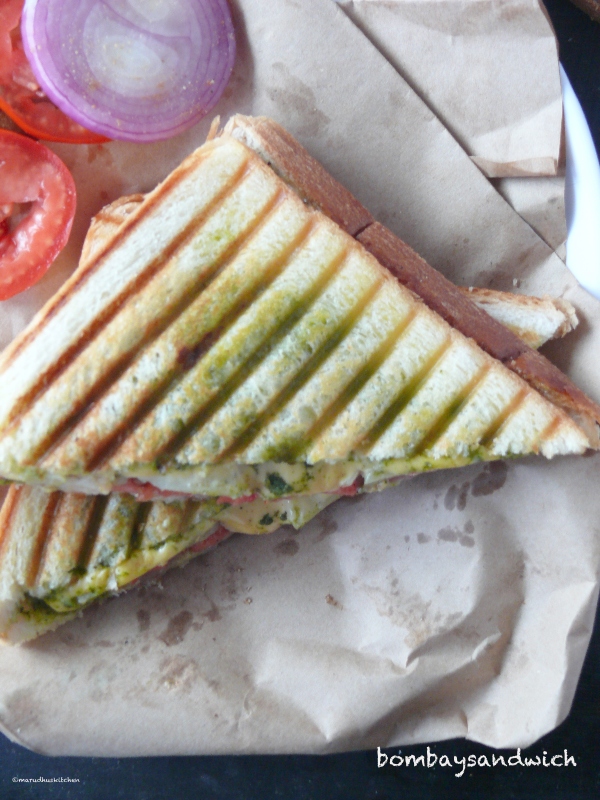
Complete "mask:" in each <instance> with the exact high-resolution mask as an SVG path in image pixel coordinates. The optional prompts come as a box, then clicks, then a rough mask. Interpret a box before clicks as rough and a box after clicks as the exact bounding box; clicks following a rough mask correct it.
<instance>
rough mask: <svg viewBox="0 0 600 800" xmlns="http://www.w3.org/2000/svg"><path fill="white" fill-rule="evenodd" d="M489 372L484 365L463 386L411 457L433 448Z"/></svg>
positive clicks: (487, 367) (488, 368)
mask: <svg viewBox="0 0 600 800" xmlns="http://www.w3.org/2000/svg"><path fill="white" fill-rule="evenodd" d="M489 371H490V365H489V364H485V365H484V366H483V367H481V369H480V370H479V371H478V372H477V373H476V374H475V375H474V376H473V377H472V378H471V380H470V381H469V383H468V384H467V386H465V388H464V389H463V390H462V391H461V392H460V395H459V396H458V397H457V398H455V399H454V400H453V401H452V403H451V404H450V408H449V409H448V410H447V411H444V412H443V413H442V416H441V417H440V419H438V421H437V422H434V424H433V426H432V427H431V429H430V430H429V431H428V432H427V433H426V434H425V436H424V438H423V439H422V440H421V441H420V442H419V443H418V444H417V445H416V446H415V449H414V450H413V452H412V455H415V456H416V455H420V454H421V453H424V452H425V451H426V450H429V448H430V447H433V446H434V444H435V443H436V442H437V440H438V439H439V438H440V436H442V434H443V433H445V431H446V430H447V429H448V428H449V427H450V425H451V423H452V422H453V421H454V420H455V419H456V417H457V416H458V415H459V414H460V412H461V410H462V409H463V408H464V407H465V406H466V405H467V403H468V402H469V400H470V399H471V397H472V396H473V394H474V393H475V392H476V391H477V388H478V386H479V385H480V384H481V382H482V381H483V380H484V378H485V376H486V375H487V374H488V372H489Z"/></svg>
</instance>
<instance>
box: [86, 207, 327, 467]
mask: <svg viewBox="0 0 600 800" xmlns="http://www.w3.org/2000/svg"><path fill="white" fill-rule="evenodd" d="M278 198H279V195H277V197H276V198H275V200H277V199H278ZM274 207H275V201H274V204H273V207H269V210H268V212H267V214H265V216H264V217H261V220H260V221H261V223H262V222H264V221H265V219H266V216H267V215H268V214H270V213H271V211H272V210H273V208H274ZM315 227H316V225H315V222H314V220H313V219H309V220H308V221H307V223H306V225H305V226H304V227H303V228H302V229H301V231H300V232H299V233H298V235H297V236H296V237H294V238H293V239H292V240H291V241H290V242H289V245H288V247H287V248H286V249H285V251H284V252H283V253H282V254H281V256H280V258H278V259H277V260H275V261H274V262H273V264H272V265H271V267H270V269H269V270H268V271H267V272H266V273H265V280H264V281H261V282H260V284H259V285H258V286H256V287H255V288H254V289H253V290H251V291H250V293H247V294H245V295H243V296H242V297H240V298H239V302H238V303H237V306H236V307H235V308H234V309H232V310H231V311H230V313H229V314H228V315H227V318H226V324H224V325H220V326H219V327H218V329H217V330H216V331H211V332H210V333H208V334H207V335H206V336H205V337H204V338H203V339H202V340H201V341H199V342H198V343H197V344H196V346H195V347H194V348H193V349H191V350H189V351H186V352H182V353H180V357H179V358H178V367H177V369H175V370H173V371H172V372H170V373H169V374H168V375H167V376H166V377H165V380H164V381H163V382H162V383H161V385H160V386H158V387H157V388H156V389H155V390H154V391H153V392H152V393H151V394H150V395H148V396H147V397H146V398H145V399H144V400H143V401H142V402H141V403H140V404H139V405H138V407H137V408H136V410H135V411H134V413H133V414H132V415H131V416H130V417H128V418H126V419H123V420H122V422H121V424H120V425H119V427H118V428H117V429H116V430H115V431H114V432H113V433H112V435H111V436H110V437H109V438H108V439H106V440H105V441H103V442H100V443H99V445H98V449H97V450H96V452H95V453H94V456H93V457H92V458H91V459H90V460H89V461H88V463H87V464H86V468H87V470H88V471H90V472H91V471H92V470H95V469H98V467H100V466H101V465H102V464H104V463H106V461H107V460H108V459H109V458H110V457H111V456H112V455H113V454H114V453H115V451H116V450H117V449H118V448H119V447H120V446H121V445H122V444H123V442H124V441H125V439H126V438H127V437H129V436H131V434H132V431H133V430H134V429H135V428H136V427H137V426H138V425H140V424H141V422H142V420H143V419H144V417H146V416H147V415H148V414H150V413H151V412H152V410H153V409H154V408H155V406H156V405H157V404H158V403H159V402H160V401H161V400H162V399H163V398H164V397H165V396H166V395H167V394H168V393H169V392H170V391H171V390H172V389H173V387H174V386H175V384H176V383H177V382H178V381H179V380H181V379H182V377H183V376H184V374H185V373H186V372H187V371H188V370H189V369H191V368H192V367H193V366H194V365H195V364H196V363H197V362H198V361H199V360H200V359H201V358H202V356H203V355H204V354H205V353H206V352H207V351H208V350H209V349H210V348H211V347H212V346H213V345H214V344H215V343H216V342H217V341H218V339H219V338H220V337H221V336H223V334H224V333H226V332H227V331H228V330H229V329H230V328H231V327H233V325H234V324H235V323H236V322H237V320H238V319H239V318H240V316H241V315H242V314H243V313H244V312H245V311H246V309H247V308H248V306H249V305H251V304H252V303H253V302H255V300H257V299H258V297H259V296H260V295H261V294H262V293H263V292H264V291H266V289H267V288H268V287H269V286H270V284H271V282H272V281H274V280H275V279H276V277H277V276H278V275H279V274H280V273H281V271H282V270H283V269H284V268H285V266H286V265H287V263H288V261H289V260H290V258H291V257H292V255H293V254H294V252H295V251H296V250H297V249H298V248H299V247H301V246H302V245H303V244H304V243H305V242H306V240H307V239H308V238H309V237H310V235H311V232H312V231H313V230H314V229H315ZM257 228H258V223H257V225H255V226H254V227H253V228H252V231H250V232H249V233H248V235H247V236H245V237H244V242H245V241H247V240H248V239H250V238H251V235H252V233H253V232H255V230H256V229H257ZM239 241H240V239H238V240H237V242H239ZM235 246H237V244H236V245H235ZM228 253H229V251H228ZM276 335H277V334H275V336H276ZM274 341H275V339H274V338H272V339H271V342H274ZM251 363H252V364H254V361H252V362H251ZM250 371H251V369H248V370H247V372H250ZM244 374H246V373H244ZM227 397H229V395H227ZM227 397H226V396H225V390H223V391H222V392H220V393H219V398H218V400H216V401H213V404H209V406H210V408H213V405H214V403H215V402H218V403H221V402H225V400H226V399H227ZM199 413H202V412H199ZM186 431H187V427H186V428H185V429H184V430H183V431H182V432H181V433H180V436H179V437H178V441H179V439H180V438H182V437H183V438H185V435H186V434H185V432H186Z"/></svg>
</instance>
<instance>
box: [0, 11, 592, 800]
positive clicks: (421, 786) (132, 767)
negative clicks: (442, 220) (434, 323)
mask: <svg viewBox="0 0 600 800" xmlns="http://www.w3.org/2000/svg"><path fill="white" fill-rule="evenodd" d="M0 2H1V0H0ZM546 6H547V8H548V11H549V13H550V16H551V18H552V21H553V23H554V26H555V29H556V32H557V36H558V39H559V43H560V53H561V61H562V63H563V65H564V67H565V70H566V72H567V74H568V76H569V78H570V80H571V83H572V85H573V88H574V90H575V92H576V94H577V96H578V97H579V100H580V102H581V104H582V107H583V110H584V112H585V114H586V117H587V120H588V123H589V126H590V129H591V131H592V135H593V137H594V142H595V144H596V149H597V150H598V151H599V152H600V24H599V23H594V22H592V21H591V20H590V19H589V18H588V17H587V16H586V15H585V14H584V13H583V12H582V11H580V10H579V9H578V8H576V7H575V6H573V5H572V4H571V3H570V2H569V0H546ZM599 224H600V220H599ZM565 750H566V751H567V755H568V756H569V757H571V758H572V759H573V760H574V762H575V763H574V764H573V762H572V761H571V762H570V764H569V766H566V767H557V766H554V767H552V766H549V767H545V766H544V765H543V762H544V760H545V761H548V760H549V759H550V758H551V757H552V756H554V755H557V754H561V756H562V759H564V753H565ZM544 751H545V752H546V755H545V756H544ZM386 755H387V756H388V757H389V756H392V755H395V756H398V748H395V749H393V750H388V751H386ZM406 755H415V756H420V755H424V756H425V757H426V756H427V746H426V745H423V746H414V747H405V748H402V756H406ZM434 755H437V756H438V759H441V757H442V755H446V756H447V757H448V758H449V759H450V760H451V761H452V760H453V759H454V758H456V759H458V761H459V764H458V765H457V766H455V767H454V768H448V767H444V766H442V767H440V766H439V765H435V766H431V767H427V765H425V766H422V767H421V766H416V767H413V766H411V767H410V768H406V767H404V766H402V767H398V766H396V767H392V766H390V765H389V763H388V764H387V765H385V766H382V767H378V761H377V752H373V751H365V752H358V753H346V754H342V755H333V756H241V757H240V756H219V757H207V756H197V757H163V758H129V759H125V758H123V759H112V758H111V759H102V758H69V757H64V758H63V757H55V758H50V757H47V756H41V755H37V754H36V753H31V752H29V751H28V750H25V749H24V748H22V747H19V746H18V745H15V744H13V743H12V742H10V741H9V740H8V739H6V738H4V737H3V736H1V735H0V800H13V798H15V800H17V799H18V800H23V799H26V798H27V799H28V798H32V799H35V800H38V798H39V800H79V798H93V800H96V799H97V800H106V799H108V798H110V800H125V798H127V800H129V798H132V799H134V800H159V799H160V800H162V798H165V799H166V798H169V800H170V798H176V799H177V800H179V798H182V799H185V800H187V799H188V798H190V800H191V798H194V800H196V798H198V799H201V800H204V798H206V800H267V798H285V800H308V799H309V798H311V800H312V798H323V799H324V800H338V799H339V800H353V798H357V800H358V799H359V798H360V800H375V798H377V800H392V799H394V800H396V798H403V800H404V799H406V800H412V799H413V798H419V799H420V798H428V797H435V798H459V797H460V798H462V797H473V798H476V797H477V798H479V797H481V798H484V797H485V798H488V797H498V798H502V799H503V800H512V799H513V798H514V799H515V800H516V799H517V798H519V799H520V798H523V799H525V798H526V799H527V800H529V799H530V798H544V800H551V799H554V798H561V800H562V798H565V799H567V798H568V799H569V800H571V799H572V800H576V799H577V800H579V799H580V798H582V799H584V800H587V799H588V798H589V799H590V800H591V799H592V798H600V624H598V618H597V620H596V627H595V631H594V634H593V637H592V640H591V643H590V647H589V650H588V653H587V656H586V660H585V664H584V667H583V673H582V675H581V680H580V682H579V687H578V689H577V693H576V696H575V700H574V703H573V708H572V710H571V713H570V715H569V717H568V718H567V719H566V720H565V722H563V724H562V725H561V726H560V727H559V728H558V729H557V730H555V731H553V732H552V733H550V734H548V735H547V736H545V737H544V738H543V739H541V740H539V741H538V742H537V743H536V744H534V745H533V746H532V747H530V748H528V749H527V750H526V751H523V753H522V759H525V758H533V759H534V760H535V757H536V756H539V757H540V759H541V760H542V764H540V766H520V765H518V764H517V765H514V766H511V765H508V764H507V766H506V767H504V766H502V763H501V762H497V763H496V766H490V767H489V768H488V767H486V766H485V761H484V759H483V757H484V756H485V760H487V761H488V762H489V763H490V764H491V763H492V760H493V758H494V757H495V758H496V759H498V758H499V757H500V756H504V759H505V761H508V759H509V758H510V757H511V756H512V757H514V756H515V751H514V750H511V751H507V752H503V751H494V750H491V749H489V748H487V747H483V746H480V745H476V744H473V743H472V742H466V741H464V740H460V739H455V740H450V741H446V742H441V743H438V744H431V745H430V763H431V762H433V756H434ZM469 756H471V757H475V758H477V759H481V762H482V765H481V766H475V767H472V768H469V767H468V766H467V764H468V762H466V764H465V769H464V774H462V775H461V776H460V777H457V776H456V775H457V774H458V773H460V772H461V771H462V766H461V759H462V758H468V757H469ZM472 760H473V758H472V759H471V761H472ZM15 778H38V779H39V778H45V779H46V781H44V782H41V781H38V782H37V783H23V782H15V781H14V779H15ZM52 778H62V779H63V781H62V782H49V779H52ZM66 778H70V779H73V781H74V780H77V781H78V782H67V781H66V780H64V779H66Z"/></svg>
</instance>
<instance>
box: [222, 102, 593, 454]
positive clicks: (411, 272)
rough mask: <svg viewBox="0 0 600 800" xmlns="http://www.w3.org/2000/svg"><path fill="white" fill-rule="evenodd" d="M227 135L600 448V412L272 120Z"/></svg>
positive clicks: (241, 120)
mask: <svg viewBox="0 0 600 800" xmlns="http://www.w3.org/2000/svg"><path fill="white" fill-rule="evenodd" d="M223 133H224V134H228V135H231V136H234V137H235V138H238V139H239V140H240V141H242V142H244V143H245V144H246V145H248V146H249V147H250V148H252V149H253V150H255V152H257V153H258V154H259V155H260V156H261V157H262V158H263V159H264V160H265V161H266V162H267V163H268V164H269V165H270V166H271V167H272V168H273V169H274V170H275V172H277V173H278V174H279V175H280V176H282V177H283V178H284V179H285V180H286V182H287V183H289V184H290V185H291V186H293V187H294V188H295V189H296V190H297V191H298V192H299V194H300V195H301V196H302V198H303V199H304V200H305V202H308V203H310V204H313V205H315V206H317V207H318V208H319V209H320V210H321V211H322V212H323V213H324V214H326V215H327V216H328V217H330V218H331V219H333V220H334V221H335V222H337V223H338V225H340V226H341V227H342V228H343V229H344V230H345V231H346V232H347V233H349V234H350V235H351V236H353V237H354V238H356V239H357V240H358V241H359V242H360V243H361V244H362V245H363V246H364V247H365V248H366V249H367V250H368V251H369V252H370V253H371V254H372V255H374V256H375V257H376V258H377V259H378V261H379V262H380V263H381V264H382V265H383V266H384V267H386V268H387V269H388V270H389V271H390V272H391V273H392V274H393V275H394V276H395V277H396V278H397V279H398V280H399V281H400V282H401V283H402V284H404V285H405V286H406V287H407V288H409V289H410V290H411V291H412V292H414V293H415V294H416V295H418V296H419V297H420V298H421V299H422V300H423V302H425V304H426V305H428V306H429V307H430V308H431V309H433V310H434V311H436V312H437V313H438V314H439V315H440V316H441V317H442V318H443V319H445V320H446V322H448V323H449V324H450V325H452V326H453V327H454V328H456V329H457V330H458V331H460V332H461V333H462V334H464V335H465V336H468V337H469V338H471V339H473V340H474V341H475V342H476V343H477V344H478V345H479V346H480V347H481V348H482V349H483V350H485V351H486V352H487V353H489V354H490V355H491V356H493V357H494V358H496V359H498V360H499V361H501V362H502V363H503V364H505V365H506V366H507V367H508V368H509V369H511V370H512V371H513V372H515V373H516V374H518V375H519V376H520V377H522V378H523V379H524V380H525V381H526V382H527V383H529V385H530V386H532V387H533V388H534V389H536V390H537V391H538V392H540V393H541V394H542V395H544V397H546V398H547V399H549V400H550V401H551V402H552V403H554V404H555V405H557V406H558V407H560V408H562V409H564V410H565V411H567V412H569V413H571V414H572V415H574V416H575V417H576V418H577V421H578V422H579V423H580V424H581V423H582V421H583V424H584V426H585V429H586V432H587V433H588V436H589V435H590V433H592V432H593V433H594V435H593V436H592V438H591V440H590V441H591V443H592V446H595V447H598V446H600V440H599V439H598V435H597V434H596V432H595V431H596V428H597V426H598V425H600V406H599V405H598V404H597V403H595V402H594V401H593V400H591V399H590V398H589V397H587V396H586V395H585V394H584V393H583V392H582V391H581V390H580V389H579V388H578V387H577V386H575V384H573V383H572V381H570V380H569V378H567V376H566V375H564V373H562V372H561V371H560V370H559V369H558V368H557V367H555V366H554V365H553V364H551V363H550V362H549V361H548V360H547V359H546V358H545V357H544V356H542V355H541V354H539V353H537V352H536V351H535V350H533V349H532V348H531V347H529V346H528V345H526V344H525V343H524V342H523V341H522V340H521V339H520V338H519V337H518V336H517V335H516V334H515V333H513V332H512V331H510V330H508V328H506V327H504V325H502V324H501V323H499V322H497V321H496V320H494V319H492V318H491V317H490V316H489V315H488V314H486V313H485V311H483V310H482V309H480V308H478V307H477V306H476V305H475V303H473V302H472V301H471V300H470V299H469V297H468V295H466V294H465V293H464V292H462V291H461V290H460V289H459V288H458V287H457V286H455V285H454V284H453V283H451V282H450V281H449V280H447V278H445V277H444V276H443V275H442V274H441V273H440V272H438V271H437V270H436V269H434V268H433V267H431V266H430V265H429V264H428V263H427V262H426V261H425V259H423V258H421V256H419V255H418V254H417V253H416V252H415V251H414V250H413V249H412V248H411V247H410V246H409V245H407V244H406V243H405V242H403V241H402V240H401V239H400V238H398V237H397V236H396V235H395V234H393V233H392V232H391V231H390V230H388V229H387V228H386V227H385V226H384V225H382V224H381V223H380V222H377V221H375V220H374V219H373V217H372V216H371V215H370V214H369V212H368V211H367V210H366V209H364V207H363V206H362V205H361V204H360V203H359V202H358V201H357V200H356V199H355V198H354V197H353V196H352V194H351V193H350V192H349V191H348V190H347V189H346V188H345V187H343V186H342V185H341V184H340V183H338V181H336V180H335V179H334V178H333V177H332V176H331V175H329V173H328V172H327V171H326V170H325V168H324V167H323V166H322V165H321V164H319V162H317V161H316V159H314V158H313V157H312V156H311V155H310V154H309V153H308V152H307V151H306V150H305V149H304V148H303V147H302V145H301V144H300V143H299V142H297V141H296V140H295V139H294V138H293V136H291V134H289V133H288V132H287V131H285V130H284V129H283V128H282V127H281V126H280V125H279V124H278V123H276V122H274V121H273V120H270V119H268V118H266V117H244V116H241V115H236V116H235V117H233V118H232V119H231V120H230V121H229V122H228V124H227V125H226V127H225V129H224V131H223Z"/></svg>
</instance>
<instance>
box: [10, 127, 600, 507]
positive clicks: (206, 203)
mask: <svg viewBox="0 0 600 800" xmlns="http://www.w3.org/2000/svg"><path fill="white" fill-rule="evenodd" d="M332 198H333V200H332ZM87 255H88V257H87V258H86V259H84V261H83V262H82V263H81V265H80V267H79V268H78V270H77V271H76V272H75V273H74V275H73V276H72V278H71V279H70V280H69V281H68V282H67V283H66V284H65V286H64V287H63V288H62V289H61V290H60V291H59V292H58V294H57V295H56V296H55V297H54V298H53V299H52V300H51V301H50V302H49V303H48V304H47V305H46V307H45V308H44V309H43V310H42V311H41V312H40V314H39V315H38V316H37V317H36V318H35V319H34V321H33V322H32V324H31V325H30V326H29V328H27V329H26V330H25V331H24V333H23V334H22V335H21V336H20V337H18V338H17V339H16V340H15V342H13V344H12V345H11V346H10V347H9V348H8V349H7V350H6V351H5V353H4V354H3V356H2V357H0V380H1V382H2V386H3V392H2V395H1V396H0V475H1V476H2V477H3V478H4V479H6V480H8V481H14V482H19V483H29V484H39V485H42V486H45V487H49V488H53V489H60V490H62V491H68V492H79V493H86V494H107V493H109V492H111V491H118V492H131V493H134V494H135V493H139V492H143V493H144V494H143V497H144V498H146V497H147V496H148V494H147V493H150V495H152V494H162V495H166V496H167V497H178V496H191V497H194V498H197V499H208V498H214V499H217V501H218V500H219V499H224V500H225V501H226V502H230V501H232V500H240V499H254V498H263V499H266V500H270V499H277V498H281V497H288V496H298V495H310V494H322V493H329V492H336V491H345V490H351V489H352V487H354V488H362V487H364V488H366V489H372V488H376V487H378V486H383V485H386V484H387V482H389V481H390V480H393V479H395V478H397V477H398V476H401V475H406V474H412V473H416V472H422V471H425V470H431V469H440V468H447V467H456V466H461V465H464V464H469V463H472V462H473V461H477V460H491V459H497V458H505V457H513V456H520V455H527V454H530V453H541V454H543V455H545V456H547V457H553V456H554V455H560V454H566V453H582V452H584V451H585V450H586V449H587V448H589V447H597V446H598V438H597V422H598V420H600V409H599V408H598V406H597V405H596V404H595V403H593V402H592V401H591V400H590V399H589V398H587V397H586V396H585V395H584V394H583V393H582V392H581V391H580V390H578V389H577V388H576V387H575V386H573V385H572V384H571V383H570V382H569V381H568V379H567V378H566V377H565V376H564V375H562V373H560V372H559V371H558V370H557V369H556V368H554V367H553V366H552V365H550V364H549V362H547V361H546V360H545V359H544V358H543V357H542V356H539V354H537V353H536V352H535V351H534V350H532V349H531V348H529V347H528V346H527V345H525V344H524V343H523V341H522V340H521V339H519V337H517V336H516V335H514V334H510V332H509V331H507V329H506V328H504V327H503V326H502V325H501V324H499V323H494V321H493V320H491V319H490V317H489V316H488V315H487V314H486V313H485V312H483V311H481V310H480V309H478V308H477V307H476V306H475V305H474V304H473V303H472V302H471V301H470V299H469V297H468V294H467V293H464V292H460V291H459V290H458V289H456V287H452V285H451V284H448V282H447V281H445V279H443V278H442V276H441V275H440V274H439V273H436V272H435V270H432V269H431V268H430V267H428V266H427V265H426V264H425V262H423V261H422V260H421V259H419V257H418V256H416V254H414V253H413V252H412V251H411V250H410V248H408V247H407V246H406V245H405V244H404V243H402V242H400V241H399V240H397V239H396V238H395V237H394V236H393V235H392V234H391V233H390V232H389V231H387V230H386V229H384V228H383V226H381V225H379V223H377V222H375V221H373V220H372V219H371V217H370V215H369V214H368V212H367V211H366V210H365V209H363V208H362V207H361V206H360V205H359V204H358V203H357V202H356V201H355V200H354V198H352V197H351V196H349V195H348V193H347V192H345V190H343V187H339V185H338V184H336V183H335V181H333V179H332V178H331V176H329V175H328V174H327V173H326V172H325V171H324V170H323V168H322V167H320V165H318V164H317V163H316V162H314V161H313V160H312V159H310V157H309V156H308V154H306V153H305V152H304V151H303V150H302V149H301V148H300V146H299V145H298V144H297V143H295V142H294V140H293V139H291V137H290V136H289V134H287V133H286V132H285V131H283V130H282V129H281V128H279V126H276V125H274V124H273V123H270V122H269V121H265V120H257V121H256V120H254V121H253V120H248V119H246V118H235V119H234V120H233V121H232V122H231V123H230V124H229V125H228V126H227V128H226V131H225V133H224V134H222V135H221V136H218V137H216V138H213V139H212V140H210V141H208V142H207V143H206V144H205V145H204V146H203V147H201V148H199V149H198V150H197V151H195V152H194V153H193V154H192V155H191V156H189V157H188V158H187V159H186V160H185V161H184V162H183V164H182V165H181V166H180V167H179V168H177V169H176V170H175V171H174V172H173V173H172V174H171V175H170V176H169V177H168V178H167V179H166V180H165V181H164V182H163V183H162V184H161V185H160V186H159V187H157V189H156V190H154V191H153V192H151V193H150V194H149V195H147V196H145V197H144V199H143V200H142V201H141V202H139V203H136V204H135V208H134V209H133V210H131V213H129V214H128V215H127V216H126V219H125V220H124V221H123V223H122V224H120V225H119V226H118V227H117V228H116V230H115V232H114V233H113V235H112V236H110V237H107V239H106V240H105V241H104V242H103V243H102V244H100V245H98V246H97V247H95V248H92V250H91V251H90V252H88V254H87ZM375 256H376V257H375Z"/></svg>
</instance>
